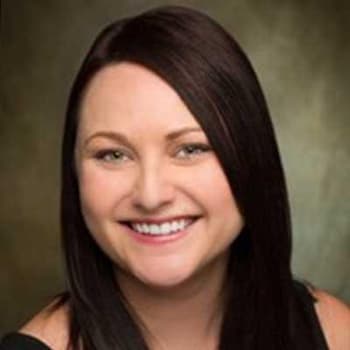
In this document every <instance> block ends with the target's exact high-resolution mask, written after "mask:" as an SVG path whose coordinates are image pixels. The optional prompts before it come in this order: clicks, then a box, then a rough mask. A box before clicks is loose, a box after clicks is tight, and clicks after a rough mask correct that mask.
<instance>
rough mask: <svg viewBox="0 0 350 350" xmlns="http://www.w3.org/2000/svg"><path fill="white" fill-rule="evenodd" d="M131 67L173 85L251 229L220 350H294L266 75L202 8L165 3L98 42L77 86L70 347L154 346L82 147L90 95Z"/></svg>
mask: <svg viewBox="0 0 350 350" xmlns="http://www.w3.org/2000/svg"><path fill="white" fill-rule="evenodd" d="M121 61H129V62H134V63H138V64H141V65H143V66H144V67H147V68H148V69H150V70H152V71H153V72H154V73H156V74H157V75H159V76H160V77H162V78H163V79H165V81H167V82H168V83H169V84H170V85H171V86H172V87H173V88H174V89H175V90H176V91H177V93H178V94H179V96H180V97H181V98H182V100H183V101H184V103H185V104H186V105H187V107H188V108H189V110H190V111H191V112H192V114H193V116H194V117H195V118H196V120H197V121H198V123H199V124H200V125H201V127H202V128H203V130H204V132H205V133H206V135H207V137H208V139H209V141H210V143H211V145H212V147H213V150H214V152H215V153H216V155H217V157H218V159H219V161H220V164H221V166H222V168H223V170H224V173H225V175H226V177H227V180H228V182H229V184H230V187H231V189H232V192H233V193H234V194H235V199H236V201H237V204H238V207H239V209H240V211H241V214H242V215H243V217H244V220H245V227H244V228H243V230H242V231H241V233H240V235H239V236H238V238H237V239H236V240H235V241H234V243H233V244H232V245H231V247H230V261H229V267H228V284H229V286H230V288H229V291H230V295H229V298H228V300H227V305H226V307H225V314H224V318H223V323H222V328H221V333H220V344H219V349H220V350H226V349H233V348H234V349H240V350H244V349H254V350H256V349H269V350H274V349H276V350H277V349H278V350H280V349H289V347H290V324H289V323H290V319H289V317H290V300H291V297H292V292H291V290H292V276H291V271H290V259H291V221H290V209H289V203H288V195H287V188H286V183H285V178H284V174H283V169H282V165H281V160H280V155H279V151H278V147H277V143H276V138H275V134H274V130H273V126H272V122H271V119H270V116H269V112H268V108H267V105H266V102H265V98H264V95H263V92H262V90H261V87H260V85H259V82H258V80H257V77H256V74H255V72H254V70H253V68H252V66H251V64H250V62H249V60H248V58H247V57H246V55H245V53H244V52H243V51H242V49H241V48H240V46H239V45H238V44H237V42H236V41H235V39H234V38H233V37H232V36H231V35H230V34H228V32H227V31H225V30H224V29H223V28H222V27H221V26H220V25H219V24H218V23H216V22H215V21H214V20H213V19H211V18H210V17H209V16H207V15H206V14H204V13H201V12H199V11H197V10H194V9H190V8H186V7H181V6H164V7H158V8H155V9H151V10H148V11H146V12H144V13H141V14H139V15H136V16H133V17H128V18H123V19H120V20H118V21H116V22H114V23H112V24H110V25H109V26H108V27H107V28H105V29H104V30H103V31H102V32H101V33H100V34H99V35H98V37H97V38H96V40H95V42H94V43H93V45H92V47H91V49H90V50H89V52H88V54H87V56H86V58H85V60H84V62H83V64H82V66H81V68H80V71H79V73H78V75H77V77H76V79H75V81H74V84H73V87H72V90H71V95H70V98H69V102H68V108H67V114H66V121H65V128H64V140H63V149H62V151H63V152H62V192H61V225H62V243H63V251H64V255H65V260H66V270H67V293H66V299H65V300H66V301H67V302H68V303H69V306H70V311H71V312H70V343H71V345H72V348H74V349H75V348H77V345H78V343H79V342H80V341H81V344H82V345H83V348H84V350H112V349H113V350H115V349H118V350H141V349H148V347H147V344H146V341H145V340H144V337H143V333H142V331H145V329H144V325H142V324H141V322H140V320H139V319H138V318H137V316H136V313H135V312H134V311H133V309H132V307H131V305H129V303H128V300H127V298H126V297H125V296H124V295H123V293H122V291H121V290H120V288H119V286H118V283H117V281H116V280H115V278H114V275H113V262H112V261H111V260H110V259H109V258H108V257H107V256H106V255H105V254H104V253H103V252H102V250H101V249H100V248H99V246H98V245H97V244H96V243H95V241H94V240H93V239H92V237H91V235H90V233H89V232H88V229H87V227H86V225H85V222H84V220H83V217H82V213H81V208H80V200H79V191H78V183H77V176H76V173H75V170H74V147H75V140H76V132H77V125H78V122H79V121H78V119H79V108H80V104H81V100H82V96H83V94H84V91H85V90H86V87H87V85H88V83H89V82H90V81H91V79H92V77H94V75H95V74H96V73H97V72H98V71H99V70H101V68H103V67H105V66H106V65H109V64H115V63H118V62H121Z"/></svg>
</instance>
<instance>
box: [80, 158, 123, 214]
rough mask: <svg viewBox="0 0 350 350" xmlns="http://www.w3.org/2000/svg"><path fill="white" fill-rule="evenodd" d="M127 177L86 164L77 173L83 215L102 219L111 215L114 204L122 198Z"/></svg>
mask: <svg viewBox="0 0 350 350" xmlns="http://www.w3.org/2000/svg"><path fill="white" fill-rule="evenodd" d="M126 179H127V177H125V176H123V177H122V176H117V175H116V174H115V173H113V172H106V170H103V169H98V168H96V167H94V166H89V165H88V164H87V165H85V166H82V168H81V169H80V173H79V191H80V201H81V206H82V210H83V212H84V214H85V215H88V216H93V217H97V218H98V217H102V216H105V215H110V214H112V210H113V208H114V207H115V205H116V203H118V201H120V199H121V198H122V197H123V195H124V192H125V188H126V187H127V186H128V184H127V183H123V182H125V181H126Z"/></svg>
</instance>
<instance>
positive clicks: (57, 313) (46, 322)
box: [19, 304, 68, 350]
mask: <svg viewBox="0 0 350 350" xmlns="http://www.w3.org/2000/svg"><path fill="white" fill-rule="evenodd" d="M51 305H52V304H49V305H48V306H47V307H45V308H44V309H43V310H41V311H40V312H39V313H37V314H36V315H35V316H34V317H33V318H32V319H31V320H30V321H29V322H27V323H26V324H25V325H24V326H23V327H22V328H20V329H19V333H23V334H27V335H30V336H32V337H35V338H37V339H39V340H40V341H42V342H43V343H45V344H46V345H47V346H48V347H49V348H51V349H52V350H66V347H67V343H68V310H67V306H64V305H63V306H60V307H59V308H58V309H56V310H54V311H52V310H51V308H50V306H51Z"/></svg>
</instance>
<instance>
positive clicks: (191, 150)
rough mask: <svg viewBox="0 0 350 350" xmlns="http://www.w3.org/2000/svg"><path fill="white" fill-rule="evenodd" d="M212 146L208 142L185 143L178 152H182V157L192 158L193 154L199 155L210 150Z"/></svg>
mask: <svg viewBox="0 0 350 350" xmlns="http://www.w3.org/2000/svg"><path fill="white" fill-rule="evenodd" d="M210 150H211V148H210V147H209V146H208V145H206V144H201V143H189V144H186V145H183V146H182V147H181V149H180V151H179V152H178V154H180V153H182V154H183V155H182V156H180V157H181V158H192V157H193V156H199V155H201V154H202V153H205V152H209V151H210Z"/></svg>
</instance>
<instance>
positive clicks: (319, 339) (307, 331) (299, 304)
mask: <svg viewBox="0 0 350 350" xmlns="http://www.w3.org/2000/svg"><path fill="white" fill-rule="evenodd" d="M307 285H308V283H306V282H300V281H294V291H295V293H294V294H295V300H294V303H293V306H292V314H291V318H292V322H291V325H292V337H293V339H294V342H295V346H296V347H295V348H296V349H305V350H306V349H307V350H313V349H315V350H329V347H328V345H327V341H326V338H325V336H324V333H323V331H322V327H321V324H320V321H319V319H318V316H317V313H316V309H315V303H317V299H316V298H315V297H314V296H313V295H312V294H311V293H310V291H309V289H308V288H307ZM310 286H311V285H310Z"/></svg>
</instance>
